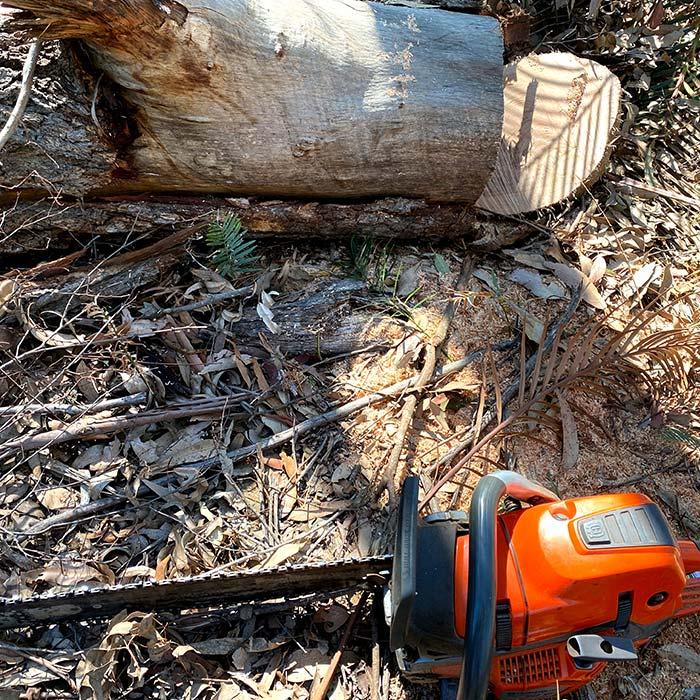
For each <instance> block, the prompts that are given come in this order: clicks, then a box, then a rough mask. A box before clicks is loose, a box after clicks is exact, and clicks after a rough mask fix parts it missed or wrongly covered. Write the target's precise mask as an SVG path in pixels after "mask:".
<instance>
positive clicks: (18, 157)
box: [0, 0, 619, 254]
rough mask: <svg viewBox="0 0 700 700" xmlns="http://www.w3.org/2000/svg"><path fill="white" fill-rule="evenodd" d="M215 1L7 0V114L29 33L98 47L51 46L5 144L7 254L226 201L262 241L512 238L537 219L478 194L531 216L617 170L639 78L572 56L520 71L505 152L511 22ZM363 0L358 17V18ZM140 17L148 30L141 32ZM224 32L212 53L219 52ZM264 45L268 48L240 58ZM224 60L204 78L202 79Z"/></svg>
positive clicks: (354, 4) (457, 1) (426, 12)
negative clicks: (611, 165) (622, 103)
mask: <svg viewBox="0 0 700 700" xmlns="http://www.w3.org/2000/svg"><path fill="white" fill-rule="evenodd" d="M390 1H391V0H389V2H390ZM207 2H208V3H209V5H208V6H207V3H205V2H204V0H189V1H188V2H187V3H184V4H181V3H178V2H176V1H175V0H168V2H164V3H152V2H150V0H148V1H146V0H119V2H116V3H107V2H104V0H102V1H101V2H96V3H91V4H87V3H86V2H84V0H62V1H61V2H60V3H54V2H48V0H14V1H13V3H12V4H13V5H17V6H21V7H23V8H25V11H23V12H21V13H19V14H17V13H14V14H11V15H10V16H11V17H12V19H11V21H8V14H7V12H8V11H7V10H5V11H4V14H3V10H2V8H1V7H0V23H2V22H3V21H4V24H3V26H2V27H0V49H3V48H4V49H5V50H4V51H0V72H4V74H5V75H7V76H8V81H7V82H6V87H5V89H0V114H5V113H9V111H10V109H11V106H12V103H13V99H14V95H15V94H16V92H17V85H18V81H19V76H20V74H21V64H22V60H23V56H24V53H25V51H26V50H25V49H23V48H20V47H18V45H17V44H18V38H17V35H14V36H10V34H8V31H9V30H18V29H19V30H22V32H23V36H24V38H25V39H27V38H30V37H31V36H33V35H35V34H36V33H37V32H42V36H59V37H82V39H83V41H82V42H75V41H68V42H58V41H45V42H44V44H43V46H42V51H41V60H40V62H39V66H38V69H37V78H36V80H35V86H34V89H33V92H32V99H31V101H30V104H29V108H28V110H27V113H26V115H25V118H24V121H23V122H22V123H21V126H20V128H19V129H18V130H17V132H16V134H15V135H14V137H13V138H12V139H11V140H10V142H9V143H8V145H7V147H6V148H5V149H4V150H2V152H1V153H0V160H1V161H2V162H1V163H0V206H4V209H5V210H4V212H3V215H2V217H1V218H0V251H2V252H10V253H19V254H22V253H23V252H24V251H34V250H38V249H42V248H43V249H45V248H46V247H47V245H49V244H51V245H53V244H54V241H56V240H60V239H61V238H65V234H70V235H71V236H75V237H76V238H77V239H78V240H82V239H84V238H85V237H86V236H87V237H92V236H93V235H95V234H105V233H108V234H116V235H124V234H129V233H134V232H145V231H151V230H153V229H164V230H165V231H166V233H167V232H170V231H172V229H173V227H176V226H177V225H180V224H182V223H188V222H191V221H194V220H205V219H207V218H211V217H212V216H213V215H214V214H215V212H217V211H218V212H221V211H222V210H227V211H231V212H233V213H236V214H237V215H239V216H240V217H241V218H242V219H243V223H244V225H245V226H246V227H247V228H248V229H249V230H250V231H251V233H252V234H254V235H255V236H258V237H265V236H280V235H289V236H293V237H319V238H328V237H333V236H338V237H348V236H351V235H368V236H378V237H404V238H434V239H440V238H446V237H457V236H458V237H461V238H463V239H464V240H466V241H467V242H468V243H471V244H472V245H473V247H475V248H481V249H495V248H498V247H501V246H503V245H505V244H508V243H511V242H512V241H514V240H516V239H517V238H518V237H520V236H522V235H523V234H524V233H525V232H527V230H528V228H527V226H526V225H521V224H517V223H516V224H514V223H513V222H512V221H509V220H503V219H501V220H500V221H499V220H495V221H494V219H493V217H490V216H488V215H485V214H483V212H482V213H480V212H479V209H478V207H482V208H484V209H488V210H490V211H493V212H498V213H505V214H514V213H519V212H522V211H530V210H533V209H536V208H538V207H541V206H546V205H548V204H552V203H554V202H556V201H559V200H561V199H562V198H565V197H566V196H568V195H569V194H571V193H572V192H575V191H576V190H577V189H579V188H580V187H582V186H583V185H585V184H590V182H591V181H592V179H593V178H594V177H595V175H596V174H598V173H600V172H601V170H602V168H603V166H604V164H605V154H606V153H607V152H608V150H609V139H610V136H611V134H612V131H613V126H614V123H615V119H616V117H617V113H618V108H619V104H618V102H619V83H618V82H617V79H616V78H615V77H614V76H613V75H612V74H610V72H609V71H607V69H605V68H603V67H602V66H599V65H597V64H594V63H592V62H591V61H583V60H581V59H577V58H575V57H572V56H571V55H570V54H548V55H546V57H542V56H537V57H527V58H526V59H523V61H521V62H518V63H516V64H512V65H511V66H508V67H506V74H505V77H506V87H505V96H506V102H505V104H506V114H505V116H504V117H503V128H502V138H501V142H500V146H499V145H498V144H497V141H498V138H497V132H500V131H501V127H500V120H501V114H500V110H501V100H502V90H501V81H500V77H499V76H500V72H501V70H502V67H501V64H500V49H499V50H498V51H495V49H496V48H497V47H500V38H499V36H498V28H497V26H496V23H495V21H492V20H490V19H489V18H483V17H476V16H473V15H467V14H464V13H463V12H460V13H454V12H444V11H441V10H436V9H433V8H428V9H425V8H424V9H418V8H417V7H416V6H417V5H418V4H419V3H417V2H408V3H406V4H409V5H411V6H410V7H394V6H391V5H390V4H388V5H387V6H384V5H377V4H376V3H371V2H370V3H364V2H360V0H347V2H346V1H345V0H343V1H342V2H341V0H305V1H304V0H295V2H294V3H293V7H291V6H288V4H287V3H282V4H280V3H273V2H272V0H267V1H266V2H261V3H257V4H255V5H254V6H253V5H252V4H251V5H249V4H248V2H246V1H245V0H235V1H233V0H232V1H230V2H226V3H223V5H222V6H225V8H228V9H227V11H230V12H235V13H238V14H237V15H236V18H234V19H236V21H235V22H234V21H233V19H232V18H231V17H228V16H227V15H226V14H225V13H224V15H223V16H224V17H228V20H230V21H228V20H227V21H228V24H226V22H224V21H223V20H221V18H220V17H219V16H218V15H217V16H216V17H213V18H212V12H213V11H212V10H211V7H218V3H219V2H221V0H207ZM439 4H440V5H441V6H454V5H456V6H459V7H460V8H461V9H462V10H464V9H465V8H469V9H473V7H474V6H475V3H473V2H472V0H449V1H448V0H445V1H444V2H440V3H439ZM268 5H270V7H272V6H274V8H273V9H270V7H268ZM281 5H284V7H285V8H286V9H280V7H281ZM339 6H342V8H341V7H339ZM183 8H184V9H183ZM261 8H262V9H261ZM265 8H267V9H265ZM295 8H296V9H297V10H299V11H300V12H301V10H303V12H301V14H299V13H297V14H295V13H294V12H292V10H294V9H295ZM329 8H330V9H329ZM333 8H335V9H333ZM348 8H352V9H353V12H356V13H358V17H357V18H354V19H353V22H354V23H350V24H348V25H347V26H345V24H343V23H342V22H341V21H340V19H339V18H341V19H342V18H343V17H345V15H344V14H343V13H344V12H347V10H348ZM263 10H264V11H263ZM13 12H14V11H13ZM334 12H340V15H335V14H334ZM386 12H389V13H390V14H388V15H386V14H383V13H386ZM144 13H145V15H144ZM153 13H156V14H155V15H154V14H153ZM158 13H160V15H159V14H158ZM163 13H164V14H163ZM260 13H262V15H260ZM328 13H330V14H328ZM213 14H216V13H213ZM142 15H143V16H142ZM259 15H260V16H259ZM134 16H137V17H140V18H141V20H142V22H141V24H140V25H139V27H138V30H134V31H135V33H133V35H132V33H129V32H127V33H125V34H120V33H119V32H120V31H122V30H124V27H125V26H126V25H125V24H124V23H127V24H128V23H129V22H134V21H135V20H134ZM353 17H354V15H353ZM300 18H301V19H300ZM304 18H306V19H304ZM320 18H325V20H327V21H326V22H325V23H324V22H321V21H320ZM156 19H158V20H159V21H156ZM390 20H391V21H390ZM159 22H160V23H159ZM222 22H223V25H222V24H221V23H222ZM285 22H286V23H291V25H290V26H291V27H292V29H293V30H294V31H292V29H290V30H289V32H290V36H294V37H296V39H295V40H294V41H292V40H291V39H290V36H288V34H287V33H285V32H284V31H282V32H281V34H283V35H284V37H283V39H280V36H278V35H275V36H276V37H277V39H276V41H278V40H279V42H281V45H282V49H281V51H282V54H283V55H282V56H279V55H277V54H278V53H279V50H278V49H279V47H278V46H277V43H275V44H274V50H273V51H269V50H268V49H270V46H268V45H267V44H265V41H267V42H268V43H269V41H271V39H270V36H269V35H268V34H269V33H268V34H265V31H263V30H266V28H267V29H269V28H270V27H272V26H273V25H274V26H284V27H287V24H285ZM304 22H306V24H305V23H304ZM358 22H359V24H358ZM47 23H50V29H47ZM275 23H276V24H275ZM280 23H282V24H280ZM224 25H225V28H223V29H222V26H224ZM375 25H377V26H375ZM202 27H206V28H207V29H206V31H205V29H203V28H202ZM231 27H234V28H235V32H234V30H233V29H231ZM378 27H380V28H381V32H380V31H379V29H378ZM3 29H4V30H5V31H4V32H3ZM439 29H444V30H445V32H443V33H442V34H439V35H438V34H436V32H437V31H438V30H439ZM254 30H255V31H254ZM351 30H352V31H351ZM389 30H391V31H392V32H393V31H395V32H396V34H395V35H394V34H391V36H392V37H393V39H392V40H395V44H394V48H396V47H399V46H403V47H404V48H405V49H406V50H407V52H408V53H406V52H404V53H402V54H401V55H402V56H403V58H405V59H406V62H404V61H403V58H402V59H401V61H399V62H398V63H397V62H396V61H398V58H397V57H398V56H399V53H401V52H399V51H393V52H387V51H384V52H382V53H381V55H380V56H379V57H377V56H373V57H371V56H370V57H368V56H367V55H366V54H367V51H368V49H367V47H366V46H364V44H362V42H361V41H360V40H359V38H358V37H362V38H363V40H364V39H366V38H367V36H369V37H370V38H371V37H374V38H375V39H376V38H377V37H380V36H384V34H382V32H384V31H389ZM417 30H418V31H417ZM202 32H203V33H204V34H202ZM216 32H223V34H224V35H225V36H223V35H222V37H220V38H219V39H216V37H217V36H219V35H218V34H216ZM227 32H228V33H227ZM231 32H234V34H235V37H234V35H233V34H231ZM236 32H237V33H236ZM455 33H457V34H459V36H456V34H455ZM204 35H206V37H208V38H207V42H208V43H207V47H208V48H207V51H204V50H203V49H202V47H201V46H199V45H198V44H197V41H199V42H200V44H201V42H202V41H203V39H202V36H204ZM307 35H308V36H307ZM127 36H128V40H127V39H125V37H127ZM265 37H267V38H266V39H265ZM299 37H306V38H307V39H308V41H307V42H306V44H304V42H301V40H300V39H299ZM309 37H310V38H309ZM475 37H476V38H479V39H484V41H485V42H486V43H485V44H483V45H481V44H479V45H474V44H473V41H474V39H475ZM234 39H235V41H234ZM399 39H400V41H399ZM178 42H180V43H182V46H180V45H179V44H178ZM246 42H248V43H246ZM261 42H262V44H264V46H262V44H261ZM285 42H286V43H285ZM396 42H398V43H396ZM401 42H404V43H401ZM445 42H447V45H445ZM171 44H172V45H177V50H176V51H171V50H170V49H172V46H171ZM193 44H194V45H196V46H191V45H193ZM360 44H362V46H360ZM197 46H199V48H197ZM242 46H245V47H247V48H246V50H245V51H244V50H243V49H242V48H241V47H242ZM251 47H252V48H251ZM265 47H266V48H265ZM285 47H286V48H285ZM375 48H376V47H375ZM292 49H293V50H292ZM190 51H191V52H194V53H193V54H192V55H191V56H190V54H188V52H190ZM197 51H199V53H197ZM242 51H243V53H244V54H246V51H249V52H250V53H251V56H253V57H254V58H255V60H253V58H251V56H247V55H244V56H243V59H242V60H238V57H239V54H240V53H241V52H242ZM314 51H315V52H316V53H314ZM261 52H262V53H261ZM370 53H371V52H370ZM195 54H196V55H195ZM496 54H498V57H497V59H498V60H496ZM184 55H187V56H190V58H192V62H193V63H192V65H190V64H189V63H187V61H185V59H184V58H183V56H184ZM214 59H216V60H214ZM322 59H323V60H322ZM353 60H355V61H357V62H359V63H358V65H360V66H361V67H363V68H362V71H364V72H362V71H360V72H359V73H358V70H359V69H358V70H355V68H357V66H356V65H355V64H354V63H352V61H353ZM178 61H179V63H178ZM183 61H184V62H183ZM212 62H213V64H214V68H210V65H209V64H210V63H212ZM445 62H446V63H448V64H449V65H448V66H445V65H443V64H444V63H445ZM399 64H400V65H399ZM496 64H497V65H496ZM521 65H522V67H523V69H522V70H521V68H520V66H521ZM351 68H352V69H353V70H352V71H351V72H352V80H350V79H347V78H346V77H345V74H346V73H347V72H348V71H350V69H351ZM390 68H391V70H390ZM394 68H395V69H396V70H393V69H394ZM443 68H445V70H443ZM373 71H374V72H373ZM210 72H213V75H212V76H209V73H210ZM316 72H318V73H319V75H316ZM204 73H206V74H207V76H208V77H207V78H206V79H204V78H203V79H202V80H201V81H200V83H199V84H197V85H195V81H193V80H192V75H193V74H198V75H199V74H202V75H203V74H204ZM312 73H313V76H312ZM166 74H167V75H166ZM302 74H303V75H302ZM438 74H439V78H438V79H436V77H435V76H436V75H438ZM182 76H184V77H183V78H182V80H180V78H181V77H182ZM300 76H301V77H300ZM302 78H303V79H302ZM404 79H405V80H404ZM363 81H364V82H363ZM448 83H449V84H448ZM319 85H320V86H321V87H319ZM378 86H379V87H378ZM263 87H264V89H263ZM370 88H371V89H370ZM375 88H376V89H375ZM399 88H400V89H399ZM248 90H249V91H250V96H249V95H248V93H247V92H246V91H248ZM360 92H361V93H362V100H361V102H360V100H359V97H358V95H360ZM249 98H250V99H249ZM287 102H289V104H287ZM249 104H250V105H251V106H250V107H248V106H247V105H249ZM358 105H359V106H358ZM380 107H381V108H380ZM307 112H308V114H309V118H308V119H307V118H306V116H305V115H306V114H307ZM312 112H313V115H312V114H311V113H312ZM290 115H293V118H291V117H290ZM290 119H291V121H290ZM304 134H306V136H304ZM309 135H311V136H309ZM370 136H371V138H370ZM307 137H309V138H307ZM317 137H318V139H320V140H317ZM300 144H301V147H299V148H297V147H298V146H300ZM399 145H400V147H399ZM317 146H318V147H317ZM497 148H498V156H496V149H497ZM280 154H281V155H280ZM278 156H279V157H278ZM205 161H206V162H205ZM494 162H495V170H494V172H493V173H491V174H490V177H489V173H490V172H491V168H492V165H493V163H494ZM290 164H291V166H290ZM47 194H48V195H49V196H48V197H47ZM241 194H242V195H244V196H238V195H241ZM300 194H301V195H304V198H300V197H299V195H300ZM370 195H371V196H370ZM391 195H400V196H391ZM270 196H272V198H270ZM477 197H480V198H479V199H478V201H477V208H476V209H475V207H474V206H473V203H474V200H475V199H476V198H477ZM59 245H60V244H59Z"/></svg>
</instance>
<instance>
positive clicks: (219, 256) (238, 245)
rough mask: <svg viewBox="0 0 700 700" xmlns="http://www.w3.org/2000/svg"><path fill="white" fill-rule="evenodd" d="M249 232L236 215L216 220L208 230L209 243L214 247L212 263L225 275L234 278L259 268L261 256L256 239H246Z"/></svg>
mask: <svg viewBox="0 0 700 700" xmlns="http://www.w3.org/2000/svg"><path fill="white" fill-rule="evenodd" d="M247 233H248V231H246V229H244V228H243V224H242V223H241V220H240V219H239V218H238V217H237V216H234V215H229V216H227V217H226V218H225V219H224V220H223V221H222V222H220V221H214V222H212V223H211V224H210V225H209V230H208V231H207V245H208V246H209V247H210V248H212V249H213V251H214V252H213V253H212V256H211V260H212V263H213V265H214V267H215V268H216V270H217V271H218V272H219V273H220V274H221V275H223V276H224V277H229V278H234V277H237V276H238V275H241V274H243V273H245V272H252V271H253V270H255V269H256V268H257V265H258V263H259V261H260V256H259V255H258V253H257V250H256V248H257V245H256V243H255V241H252V240H246V238H245V236H246V234H247Z"/></svg>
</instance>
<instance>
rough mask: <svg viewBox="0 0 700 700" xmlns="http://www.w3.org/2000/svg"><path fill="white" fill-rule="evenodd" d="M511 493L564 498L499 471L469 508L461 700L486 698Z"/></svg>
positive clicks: (531, 498) (484, 482)
mask: <svg viewBox="0 0 700 700" xmlns="http://www.w3.org/2000/svg"><path fill="white" fill-rule="evenodd" d="M506 494H508V495H509V496H512V497H513V498H517V499H518V500H520V501H526V502H529V503H542V502H554V501H558V500H559V497H558V496H557V495H556V494H554V493H552V492H551V491H549V490H548V489H546V488H544V487H543V486H540V485H539V484H536V483H534V482H532V481H529V480H528V479H526V478H525V477H523V476H521V475H520V474H516V473H515V472H510V471H499V472H494V473H493V474H489V475H488V476H485V477H483V478H482V479H481V480H480V481H479V483H478V484H477V486H476V489H475V490H474V494H473V496H472V501H471V506H470V508H469V578H468V582H467V586H468V590H467V620H466V626H465V634H464V656H463V659H462V671H461V673H460V677H459V687H458V689H457V699H458V700H485V698H486V694H487V692H488V687H489V675H490V673H491V662H492V661H493V653H494V633H495V628H496V526H497V517H498V503H499V501H500V500H501V498H502V497H503V496H505V495H506Z"/></svg>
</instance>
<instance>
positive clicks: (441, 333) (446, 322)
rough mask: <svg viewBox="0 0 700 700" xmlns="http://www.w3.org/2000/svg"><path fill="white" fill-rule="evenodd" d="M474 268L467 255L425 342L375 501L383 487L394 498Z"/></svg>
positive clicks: (472, 261)
mask: <svg viewBox="0 0 700 700" xmlns="http://www.w3.org/2000/svg"><path fill="white" fill-rule="evenodd" d="M473 268H474V259H473V258H472V257H470V256H467V257H465V258H464V261H463V263H462V270H461V272H460V274H459V278H458V279H457V284H456V285H455V294H454V295H453V296H452V298H451V299H450V300H449V302H447V305H446V306H445V310H444V311H443V314H442V318H441V319H440V323H439V324H438V327H437V328H436V329H435V332H434V333H433V337H432V338H431V339H430V341H429V342H428V343H426V344H425V356H424V360H423V368H422V369H421V372H420V375H419V376H418V381H417V382H416V383H415V385H414V386H413V393H412V394H411V395H410V396H408V397H407V398H406V399H405V401H404V403H403V407H402V408H401V418H400V421H399V429H398V432H397V435H396V439H395V442H394V447H393V449H392V450H391V455H390V456H389V462H388V463H387V465H386V468H385V469H384V472H383V474H382V477H381V480H380V482H379V485H378V487H377V490H376V492H375V496H374V497H375V500H376V499H378V498H379V497H380V496H381V494H382V493H383V492H384V489H388V490H389V498H390V499H391V500H393V499H394V497H395V495H396V489H395V485H394V481H395V479H396V472H397V470H398V466H399V461H400V460H401V453H402V452H403V446H404V443H405V441H406V435H407V433H408V430H409V428H410V427H411V424H412V423H413V415H414V413H415V411H416V406H417V405H418V399H419V397H420V395H421V393H422V391H423V389H424V388H425V387H426V385H427V384H429V383H430V382H431V381H432V378H433V374H434V373H435V365H436V363H437V357H438V354H439V353H440V351H441V350H442V348H443V345H444V344H445V342H446V341H447V337H448V335H449V332H450V326H451V325H452V320H453V319H454V316H455V313H456V312H457V306H458V303H459V302H458V298H457V296H456V295H457V294H459V292H462V291H464V289H465V288H466V285H467V282H468V281H469V278H470V277H471V274H472V270H473Z"/></svg>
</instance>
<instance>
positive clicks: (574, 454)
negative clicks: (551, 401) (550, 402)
mask: <svg viewBox="0 0 700 700" xmlns="http://www.w3.org/2000/svg"><path fill="white" fill-rule="evenodd" d="M557 401H558V402H559V415H560V417H561V435H562V449H561V453H562V454H561V461H562V464H563V465H564V467H566V468H567V469H569V468H571V467H573V466H575V464H576V462H578V456H579V441H578V428H577V427H576V418H575V416H574V414H573V411H572V410H571V407H570V406H569V403H568V401H567V400H566V399H565V398H564V394H563V393H562V392H561V391H557Z"/></svg>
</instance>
